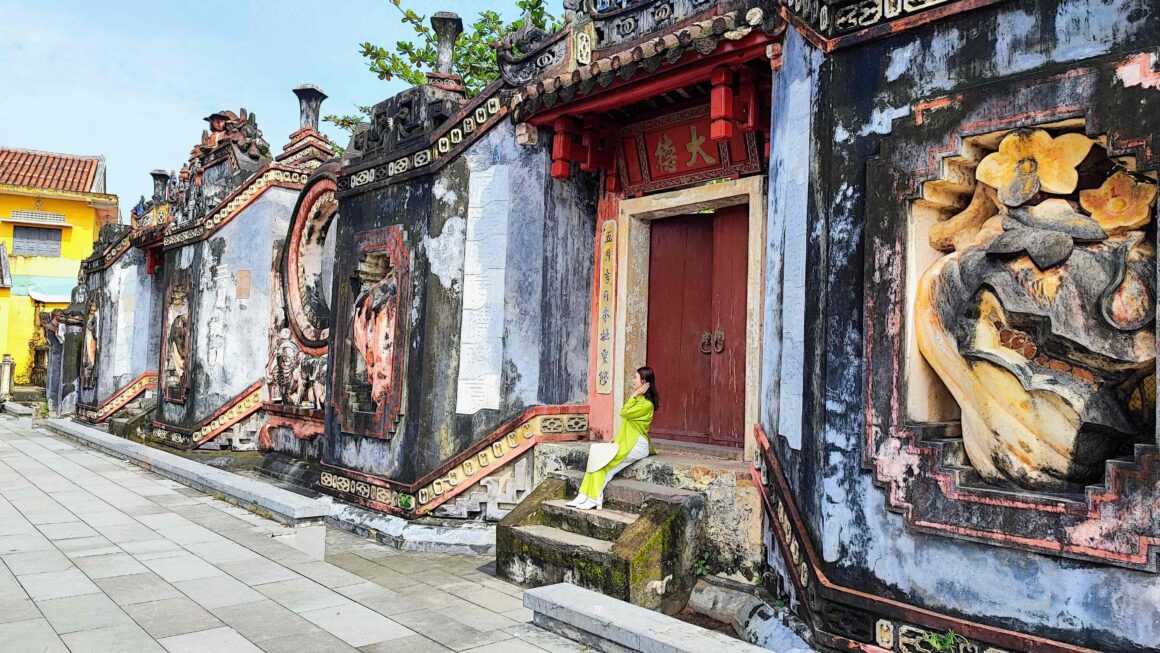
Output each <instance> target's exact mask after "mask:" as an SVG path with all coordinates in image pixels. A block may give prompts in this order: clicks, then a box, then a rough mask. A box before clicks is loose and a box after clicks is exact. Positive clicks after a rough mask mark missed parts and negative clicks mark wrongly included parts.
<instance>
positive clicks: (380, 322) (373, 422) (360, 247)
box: [334, 225, 411, 437]
mask: <svg viewBox="0 0 1160 653" xmlns="http://www.w3.org/2000/svg"><path fill="white" fill-rule="evenodd" d="M355 244H356V249H357V252H358V258H357V259H356V260H357V267H356V269H355V270H354V271H353V274H352V275H351V277H350V278H349V279H347V280H345V281H344V283H345V284H347V288H346V289H344V293H345V294H346V296H347V297H349V298H350V306H349V307H348V308H347V309H346V311H345V312H346V315H345V318H344V322H343V325H344V329H343V333H342V334H341V336H340V338H339V340H338V341H337V342H336V356H335V359H334V360H335V362H336V365H337V366H338V367H337V369H336V370H335V382H334V395H335V396H334V402H335V406H336V408H337V411H338V414H339V421H340V423H341V425H342V428H343V431H344V432H348V433H354V434H359V435H370V436H375V437H390V436H391V435H393V434H394V431H395V427H396V425H397V422H398V419H399V417H400V411H401V407H402V401H403V385H404V383H403V369H404V362H405V359H406V355H407V332H408V328H407V325H408V313H409V311H408V307H409V306H410V302H409V299H408V297H409V296H410V289H409V281H408V279H409V276H410V263H411V257H410V252H409V250H408V248H407V246H406V244H405V242H404V238H403V231H402V228H401V227H399V226H397V225H396V226H391V227H386V228H383V229H376V230H373V231H368V232H363V233H360V234H357V235H356V236H355Z"/></svg>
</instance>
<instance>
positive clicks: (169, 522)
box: [137, 509, 193, 530]
mask: <svg viewBox="0 0 1160 653" xmlns="http://www.w3.org/2000/svg"><path fill="white" fill-rule="evenodd" d="M163 510H164V509H163ZM137 521H139V522H141V523H142V524H145V525H146V526H148V527H149V528H152V529H154V530H160V529H162V528H180V527H182V526H193V522H191V521H189V520H188V519H186V518H185V517H182V516H181V515H178V514H174V513H172V512H170V511H168V510H164V512H160V513H157V514H150V515H141V516H138V517H137Z"/></svg>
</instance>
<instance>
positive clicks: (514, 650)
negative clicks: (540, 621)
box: [466, 638, 544, 653]
mask: <svg viewBox="0 0 1160 653" xmlns="http://www.w3.org/2000/svg"><path fill="white" fill-rule="evenodd" d="M466 650H467V652H468V653H544V649H542V648H540V647H538V646H535V645H533V644H529V643H528V642H524V641H521V640H518V639H515V638H512V639H509V640H505V641H502V642H495V643H494V644H484V645H483V646H477V647H474V648H469V649H466Z"/></svg>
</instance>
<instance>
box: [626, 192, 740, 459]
mask: <svg viewBox="0 0 1160 653" xmlns="http://www.w3.org/2000/svg"><path fill="white" fill-rule="evenodd" d="M650 233H651V235H650V245H649V288H648V291H649V294H648V334H647V338H648V351H647V361H648V365H650V366H652V368H653V370H654V371H655V372H656V375H657V390H658V391H659V392H660V393H661V409H660V410H658V411H657V413H656V415H655V417H654V418H653V425H652V434H653V435H654V436H656V437H659V438H661V439H670V440H684V441H689V442H701V443H711V444H721V445H729V446H741V445H742V443H743V442H744V432H743V431H744V424H745V308H746V307H745V301H746V281H747V279H746V277H747V272H748V243H749V222H748V209H747V207H746V206H744V205H742V206H736V207H729V208H725V209H720V210H718V211H717V212H716V213H713V214H708V213H705V214H695V215H688V216H681V217H674V218H665V219H660V220H655V221H653V222H652V223H651V225H650ZM705 334H708V335H709V341H708V343H707V344H704V345H703V344H702V338H703V337H704V335H705ZM706 349H707V352H706V351H705V350H706Z"/></svg>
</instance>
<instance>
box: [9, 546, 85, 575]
mask: <svg viewBox="0 0 1160 653" xmlns="http://www.w3.org/2000/svg"><path fill="white" fill-rule="evenodd" d="M0 558H3V560H4V564H5V565H7V566H8V570H9V571H11V572H12V573H13V574H15V575H17V576H26V575H28V574H42V573H44V572H46V571H65V570H66V569H71V568H72V566H73V563H72V561H71V560H69V559H68V557H67V556H65V555H64V554H63V553H61V552H60V551H57V550H56V549H55V548H53V549H51V550H49V551H29V552H28V553H10V554H8V555H5V556H0Z"/></svg>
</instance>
